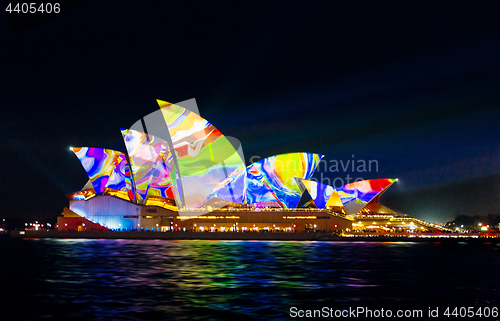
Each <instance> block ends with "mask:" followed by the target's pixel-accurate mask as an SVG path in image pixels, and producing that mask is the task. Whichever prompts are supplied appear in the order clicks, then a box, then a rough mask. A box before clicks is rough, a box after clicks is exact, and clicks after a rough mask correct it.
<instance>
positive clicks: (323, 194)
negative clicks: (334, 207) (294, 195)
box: [298, 179, 335, 208]
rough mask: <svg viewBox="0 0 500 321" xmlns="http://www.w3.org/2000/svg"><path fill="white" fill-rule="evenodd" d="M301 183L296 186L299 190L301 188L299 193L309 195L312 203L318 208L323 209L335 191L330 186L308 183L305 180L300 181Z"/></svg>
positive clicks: (313, 182)
mask: <svg viewBox="0 0 500 321" xmlns="http://www.w3.org/2000/svg"><path fill="white" fill-rule="evenodd" d="M301 183H302V184H300V183H299V184H298V186H299V188H301V192H303V193H304V192H307V193H309V195H310V196H311V198H312V199H313V201H314V204H315V205H316V206H317V207H318V208H325V206H326V204H327V202H328V200H329V199H330V197H331V195H332V194H333V192H334V191H335V189H334V188H333V187H332V186H330V185H326V184H322V183H318V182H315V181H310V180H307V179H303V180H301Z"/></svg>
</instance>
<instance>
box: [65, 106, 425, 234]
mask: <svg viewBox="0 0 500 321" xmlns="http://www.w3.org/2000/svg"><path fill="white" fill-rule="evenodd" d="M158 103H159V105H160V109H159V110H158V111H156V112H154V113H151V114H149V115H147V116H145V117H144V118H143V119H141V120H139V121H138V122H136V123H135V124H134V125H132V126H131V127H130V128H129V129H122V130H121V134H122V136H123V140H124V143H125V150H126V153H123V152H120V151H115V150H110V149H103V148H94V147H75V148H71V150H72V151H73V152H74V153H75V155H76V156H77V158H78V159H79V160H80V162H81V165H82V166H83V168H84V169H85V171H86V173H87V175H88V177H89V181H88V183H87V184H86V185H85V186H84V188H83V189H82V190H81V191H78V192H75V193H72V194H70V195H68V198H69V200H70V202H69V203H70V204H69V208H65V210H64V212H63V216H62V217H59V219H58V228H59V230H116V231H130V230H144V231H159V232H160V231H161V232H167V231H174V230H175V231H198V232H202V231H208V232H209V231H219V232H220V231H226V232H229V231H234V232H250V231H259V232H262V231H268V232H303V231H313V230H314V231H325V232H336V231H337V232H339V231H351V230H353V229H354V230H355V229H364V228H368V227H371V228H374V227H377V228H382V229H389V230H391V229H392V230H394V229H409V228H411V229H426V230H427V229H433V228H434V227H433V226H432V224H428V223H425V222H423V221H419V220H416V219H414V218H410V217H404V216H398V215H397V214H396V213H395V212H393V211H392V210H390V209H388V208H387V207H385V206H383V205H381V204H380V202H379V199H380V196H381V195H382V193H384V192H385V191H386V190H387V189H388V188H389V187H390V186H391V185H392V184H394V183H395V181H396V179H370V180H364V181H357V182H354V183H350V184H347V185H344V186H342V187H339V188H334V187H332V186H328V185H324V184H321V183H318V182H316V181H314V180H312V179H311V178H312V176H313V173H314V171H315V170H316V168H317V166H318V164H319V162H320V161H321V159H322V158H323V156H322V155H318V154H313V153H304V152H297V153H289V154H282V155H276V156H272V157H268V158H265V159H261V160H259V161H258V162H255V163H253V164H250V165H248V166H246V165H245V162H244V158H243V156H242V152H241V149H238V146H235V144H234V143H232V142H231V141H230V139H229V137H225V136H224V135H222V133H221V132H220V131H219V130H217V128H215V127H214V126H213V125H212V124H211V123H210V122H208V121H207V120H206V119H204V118H202V117H201V116H200V115H198V113H196V112H194V111H191V110H189V109H187V108H184V107H181V106H179V105H176V104H171V103H167V102H164V101H158Z"/></svg>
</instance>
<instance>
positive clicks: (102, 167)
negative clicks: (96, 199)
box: [71, 147, 123, 193]
mask: <svg viewBox="0 0 500 321" xmlns="http://www.w3.org/2000/svg"><path fill="white" fill-rule="evenodd" d="M71 150H72V151H73V152H74V153H75V155H76V156H77V157H78V159H79V160H80V162H81V163H82V166H83V168H84V169H85V171H86V172H87V175H88V177H89V179H90V181H91V182H92V186H93V187H94V190H95V192H96V193H102V192H104V189H105V187H106V184H107V183H108V180H109V177H110V175H111V174H112V173H113V169H114V167H115V163H116V161H117V159H118V158H119V157H120V155H123V154H122V153H121V152H118V151H116V150H111V149H104V148H95V147H72V148H71Z"/></svg>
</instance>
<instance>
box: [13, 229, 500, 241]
mask: <svg viewBox="0 0 500 321" xmlns="http://www.w3.org/2000/svg"><path fill="white" fill-rule="evenodd" d="M22 232H24V233H22ZM5 236H7V234H6V235H5ZM10 238H17V239H33V238H56V239H140V240H213V241H219V240H220V241H224V240H227V241H338V242H442V241H444V242H470V241H473V242H476V243H485V242H487V243H500V238H499V237H496V238H494V237H477V235H476V237H472V236H461V237H459V236H458V235H456V234H455V235H454V234H436V235H433V236H426V237H422V236H415V237H408V236H368V235H367V236H352V237H346V236H334V235H332V234H330V233H311V232H310V233H307V232H301V233H300V232H299V233H253V232H246V233H242V232H144V231H131V232H113V231H81V232H77V231H11V232H10Z"/></svg>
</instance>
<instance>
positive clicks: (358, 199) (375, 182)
mask: <svg viewBox="0 0 500 321" xmlns="http://www.w3.org/2000/svg"><path fill="white" fill-rule="evenodd" d="M395 181H396V179H392V178H380V179H370V180H364V181H358V182H353V183H350V184H347V185H344V186H342V187H339V188H337V189H336V190H337V192H338V194H339V196H340V199H341V201H342V204H343V205H344V209H345V211H346V213H347V214H356V213H358V212H359V211H360V210H361V209H362V208H363V207H364V206H365V205H366V204H368V202H370V201H371V200H372V199H373V198H374V197H375V196H377V195H378V194H379V193H380V192H382V191H384V190H385V189H387V188H388V187H389V186H391V185H392V184H394V182H395Z"/></svg>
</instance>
